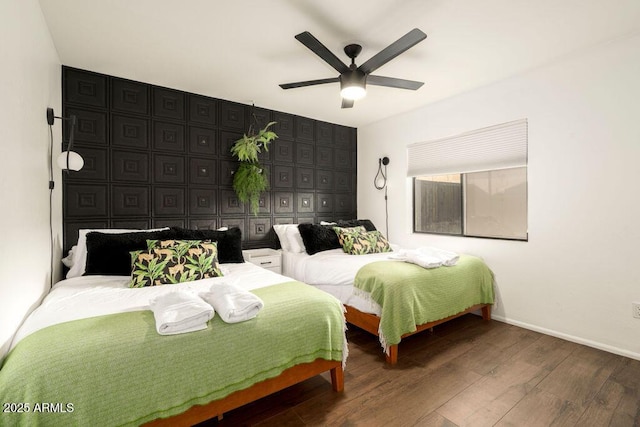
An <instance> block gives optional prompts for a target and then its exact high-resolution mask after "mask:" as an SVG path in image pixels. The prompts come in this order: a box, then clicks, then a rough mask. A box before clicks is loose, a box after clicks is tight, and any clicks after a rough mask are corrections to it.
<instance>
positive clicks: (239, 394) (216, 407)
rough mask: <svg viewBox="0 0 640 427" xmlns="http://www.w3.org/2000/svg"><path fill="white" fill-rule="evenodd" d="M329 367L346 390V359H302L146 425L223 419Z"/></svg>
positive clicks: (339, 388) (335, 388)
mask: <svg viewBox="0 0 640 427" xmlns="http://www.w3.org/2000/svg"><path fill="white" fill-rule="evenodd" d="M326 371H330V374H331V386H332V388H333V391H335V392H342V391H343V390H344V372H343V371H342V362H341V361H334V360H324V359H316V360H315V361H313V362H310V363H302V364H300V365H296V366H293V367H291V368H289V369H287V370H285V371H284V372H283V373H282V374H280V375H278V376H277V377H274V378H269V379H267V380H264V381H261V382H259V383H256V384H254V385H252V386H251V387H249V388H246V389H244V390H239V391H236V392H234V393H231V394H230V395H229V396H227V397H225V398H224V399H220V400H214V401H213V402H210V403H208V404H206V405H195V406H192V407H191V408H189V409H188V410H187V411H186V412H183V413H182V414H180V415H176V416H174V417H170V418H158V419H156V420H154V421H151V422H149V423H147V424H144V425H145V426H192V425H194V424H197V423H199V422H202V421H206V420H208V419H211V418H213V417H218V418H219V419H221V418H222V415H223V414H224V413H225V412H229V411H231V410H232V409H236V408H239V407H240V406H243V405H246V404H247V403H250V402H253V401H255V400H258V399H261V398H263V397H265V396H268V395H270V394H272V393H275V392H277V391H280V390H283V389H285V388H287V387H290V386H292V385H294V384H297V383H299V382H302V381H305V380H307V379H309V378H312V377H314V376H316V375H318V374H321V373H323V372H326Z"/></svg>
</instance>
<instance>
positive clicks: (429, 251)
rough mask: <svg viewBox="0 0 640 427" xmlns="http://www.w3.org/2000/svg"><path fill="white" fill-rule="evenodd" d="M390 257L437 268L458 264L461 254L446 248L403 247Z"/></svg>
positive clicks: (424, 266)
mask: <svg viewBox="0 0 640 427" xmlns="http://www.w3.org/2000/svg"><path fill="white" fill-rule="evenodd" d="M389 258H392V259H397V260H398V261H404V262H410V263H412V264H416V265H419V266H420V267H423V268H436V267H442V266H446V267H451V266H453V265H456V263H457V262H458V259H459V258H460V256H459V255H458V254H457V253H455V252H451V251H447V250H444V249H438V248H433V247H421V248H418V249H409V250H407V249H403V250H401V251H399V252H397V253H394V254H393V255H390V256H389Z"/></svg>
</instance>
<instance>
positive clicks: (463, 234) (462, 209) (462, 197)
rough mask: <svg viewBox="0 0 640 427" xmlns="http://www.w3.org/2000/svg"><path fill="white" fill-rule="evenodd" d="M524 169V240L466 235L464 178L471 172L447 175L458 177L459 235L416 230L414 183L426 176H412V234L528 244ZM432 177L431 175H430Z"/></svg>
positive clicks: (527, 169)
mask: <svg viewBox="0 0 640 427" xmlns="http://www.w3.org/2000/svg"><path fill="white" fill-rule="evenodd" d="M523 167H524V168H526V176H527V181H526V186H527V233H526V236H525V237H524V238H518V237H497V236H478V235H475V234H466V214H467V212H466V203H465V201H466V191H467V190H466V177H465V175H467V174H469V173H473V172H469V173H464V172H461V173H457V174H448V175H460V186H461V189H460V204H461V206H460V216H461V218H460V221H461V224H462V227H461V229H462V232H461V233H460V234H458V233H438V232H435V231H419V230H417V229H416V226H417V218H416V209H417V208H418V207H417V206H416V181H417V180H418V178H419V177H420V176H428V175H419V176H413V177H411V179H412V211H411V214H412V224H413V225H412V232H413V233H414V234H429V235H435V236H453V237H469V238H476V239H490V240H504V241H516V242H528V241H529V227H528V222H529V221H528V210H529V168H528V166H523ZM432 176H433V175H432Z"/></svg>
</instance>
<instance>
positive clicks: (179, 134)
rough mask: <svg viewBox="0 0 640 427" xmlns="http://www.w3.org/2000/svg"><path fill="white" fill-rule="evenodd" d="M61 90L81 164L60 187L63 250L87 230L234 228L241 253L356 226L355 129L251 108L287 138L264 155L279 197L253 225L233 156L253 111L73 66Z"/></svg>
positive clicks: (265, 204) (265, 200) (267, 201)
mask: <svg viewBox="0 0 640 427" xmlns="http://www.w3.org/2000/svg"><path fill="white" fill-rule="evenodd" d="M62 90H63V100H62V102H63V115H64V116H65V117H68V116H69V115H71V114H75V115H76V116H77V117H78V124H77V127H76V132H75V142H74V150H75V151H77V152H79V153H80V154H81V155H82V157H83V158H84V160H85V166H84V168H83V169H82V170H81V171H80V172H72V173H69V174H64V176H63V198H64V200H63V205H64V212H63V216H64V218H63V223H64V247H65V249H69V248H70V246H71V245H73V244H74V243H75V242H76V241H77V236H78V230H79V229H81V228H150V227H162V226H181V227H189V228H200V229H202V228H217V227H221V226H238V227H240V228H241V229H242V234H243V239H244V242H243V244H244V246H245V247H247V248H252V247H266V246H271V247H275V245H276V237H275V233H274V232H273V227H272V226H273V224H279V223H296V222H319V221H321V220H327V221H328V220H335V219H341V218H355V217H356V129H354V128H350V127H345V126H340V125H336V124H332V123H326V122H321V121H317V120H313V119H310V118H307V117H300V116H296V115H293V114H288V113H283V112H280V111H272V110H266V109H262V108H255V109H254V113H255V116H256V117H257V119H258V125H259V126H260V127H263V126H264V125H265V124H266V123H268V122H269V121H276V122H278V123H277V125H275V126H274V130H275V132H276V133H277V134H278V136H279V138H278V139H276V140H275V141H274V142H273V143H272V144H271V147H270V150H269V152H268V153H263V154H262V155H261V156H262V159H261V160H262V162H263V164H264V165H265V168H266V169H267V171H268V174H269V180H270V187H271V188H270V191H269V192H266V193H265V194H264V195H263V197H262V198H261V200H260V212H259V213H258V215H257V216H254V215H253V214H251V213H250V212H249V208H248V206H246V205H245V204H243V203H240V202H239V201H238V199H237V198H236V196H235V193H234V191H233V188H232V180H233V173H234V172H235V170H236V167H237V162H236V161H235V159H234V158H233V157H232V156H231V154H230V152H229V149H230V148H231V146H232V145H233V143H234V142H235V141H236V140H237V139H238V138H240V137H241V136H242V134H243V133H245V132H247V130H248V128H249V124H250V123H252V120H253V119H252V116H251V110H252V107H251V106H249V105H244V104H238V103H234V102H230V101H225V100H222V99H216V98H209V97H205V96H201V95H196V94H192V93H187V92H181V91H177V90H173V89H168V88H164V87H159V86H154V85H150V84H146V83H141V82H135V81H130V80H125V79H121V78H117V77H112V76H108V75H104V74H97V73H93V72H89V71H84V70H79V69H76V68H70V67H63V69H62ZM66 131H67V129H66V127H65V132H66ZM63 139H64V140H65V141H66V140H67V135H65V136H64V138H63Z"/></svg>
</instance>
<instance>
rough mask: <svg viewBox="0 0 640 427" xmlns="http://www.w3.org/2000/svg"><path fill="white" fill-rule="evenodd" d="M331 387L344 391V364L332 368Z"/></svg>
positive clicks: (334, 389)
mask: <svg viewBox="0 0 640 427" xmlns="http://www.w3.org/2000/svg"><path fill="white" fill-rule="evenodd" d="M331 388H333V391H337V392H341V391H344V371H343V370H342V366H339V367H337V368H333V369H331Z"/></svg>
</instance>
